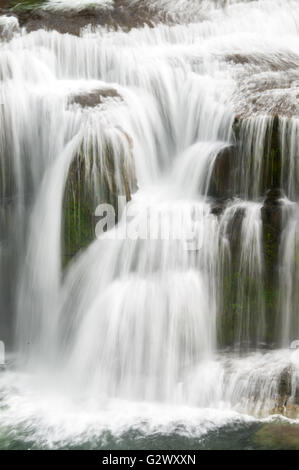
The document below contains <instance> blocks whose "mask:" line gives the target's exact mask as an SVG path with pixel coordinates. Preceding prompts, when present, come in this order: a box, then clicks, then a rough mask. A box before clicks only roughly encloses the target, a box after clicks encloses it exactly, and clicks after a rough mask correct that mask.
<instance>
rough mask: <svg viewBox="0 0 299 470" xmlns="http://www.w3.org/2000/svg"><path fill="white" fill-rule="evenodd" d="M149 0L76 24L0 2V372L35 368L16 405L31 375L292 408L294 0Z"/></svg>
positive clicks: (175, 400)
mask: <svg viewBox="0 0 299 470" xmlns="http://www.w3.org/2000/svg"><path fill="white" fill-rule="evenodd" d="M69 3H70V2H68V1H67V0H49V1H47V2H44V3H43V5H42V7H41V8H42V9H43V15H47V14H50V15H53V14H55V12H56V11H57V10H58V12H59V13H57V14H60V13H61V12H64V11H65V10H66V11H68V7H69V5H68V4H69ZM71 3H72V6H73V7H74V9H77V10H79V11H81V10H84V8H86V5H87V4H88V5H89V4H90V5H92V6H93V7H95V8H96V7H100V9H101V11H102V9H103V10H105V9H107V10H109V11H111V12H113V9H114V8H116V7H117V6H116V5H115V2H113V1H112V0H111V1H110V0H109V1H108V0H107V1H106V0H105V1H104V0H103V1H102V0H101V1H94V2H87V1H83V0H80V1H79V0H78V1H77V0H76V2H71ZM129 3H130V2H126V1H124V5H127V4H128V5H129ZM139 3H140V2H139V1H138V0H134V1H132V2H131V4H133V5H134V4H136V5H138V4H139ZM145 3H146V2H145ZM187 6H188V7H187ZM124 8H125V6H124ZM147 11H148V10H147ZM149 11H152V14H153V25H152V27H149V26H146V25H145V26H143V27H139V28H132V29H130V30H129V31H127V30H122V29H120V28H119V29H114V30H112V29H111V28H110V29H109V28H105V27H102V26H101V27H100V26H96V27H95V26H87V27H85V28H83V29H82V30H81V32H80V35H79V36H75V35H72V34H61V33H59V32H57V31H55V30H46V29H42V28H40V29H38V30H36V31H27V30H26V25H25V26H24V27H20V26H19V25H18V22H17V20H16V18H14V19H13V20H12V19H11V17H10V16H7V17H6V16H2V17H0V198H1V211H0V227H1V234H0V290H1V300H0V308H1V313H0V332H1V335H0V339H4V340H5V341H6V342H7V343H8V344H9V349H10V350H12V351H13V352H14V354H15V357H16V363H15V364H16V365H15V367H16V370H15V371H14V372H13V373H12V375H9V373H8V379H7V380H8V382H7V383H8V385H7V386H8V387H10V386H11V385H10V384H11V382H12V383H14V384H16V383H17V377H18V371H20V370H22V372H23V373H24V374H27V376H28V377H34V380H33V379H32V380H33V383H34V384H35V385H34V386H36V389H34V390H37V391H34V393H33V394H31V388H30V385H28V383H30V381H31V379H28V382H27V381H26V379H24V378H22V379H21V381H20V383H21V384H22V385H21V386H22V387H24V396H23V398H24V400H25V403H26V400H29V401H30V400H31V401H30V403H32V407H33V408H30V407H29V408H30V409H33V415H34V413H35V412H36V413H37V414H39V413H42V414H43V413H45V414H46V415H47V411H46V409H45V408H46V407H45V405H44V402H43V400H42V399H41V401H40V402H39V401H38V400H39V398H36V396H42V395H43V393H44V391H45V390H44V388H43V387H45V388H46V389H47V390H46V395H47V396H50V395H51V393H52V394H53V397H54V396H55V398H53V400H54V401H53V403H56V401H55V400H56V398H57V396H58V395H59V396H60V397H63V398H59V400H65V402H66V403H68V405H67V406H66V407H67V409H69V408H68V406H71V405H69V403H71V402H72V401H74V402H75V403H76V405H74V406H77V404H78V402H79V403H80V406H82V409H83V410H85V408H84V407H85V406H86V410H88V411H86V413H87V414H88V413H89V412H90V409H91V410H93V409H96V410H97V413H98V412H99V413H101V410H102V411H103V413H104V412H105V413H106V412H107V413H108V412H109V413H110V412H111V409H112V408H113V407H115V408H113V410H118V411H119V408H118V407H119V406H122V405H119V404H120V403H126V405H124V406H127V407H128V409H131V408H130V407H131V406H133V408H134V406H135V405H136V410H137V408H138V410H139V406H141V407H142V406H143V405H142V404H144V406H145V405H146V404H148V405H149V404H150V405H149V406H153V407H155V406H156V407H157V408H156V409H157V410H160V408H159V407H165V408H163V409H164V410H167V409H168V408H167V407H170V408H171V409H175V410H176V411H177V412H178V413H179V410H182V409H184V407H186V409H189V408H191V409H193V408H194V409H196V410H197V411H198V410H199V409H200V410H208V409H209V410H214V411H213V413H215V415H213V418H211V420H212V421H213V420H215V423H217V419H218V418H219V422H220V421H221V420H222V418H223V415H222V414H221V413H222V412H223V410H225V411H226V412H227V413H228V414H229V413H230V414H229V417H230V418H229V419H241V418H240V416H243V417H244V416H245V415H246V416H247V418H246V419H260V418H265V417H269V415H273V414H285V415H286V416H288V417H291V418H295V419H299V403H298V393H299V391H298V390H299V372H298V357H297V356H298V354H297V352H296V351H295V352H294V351H290V350H289V346H290V343H291V342H292V341H293V340H296V339H299V321H298V307H297V304H298V294H297V290H296V286H297V281H298V279H299V271H298V253H297V252H298V236H299V217H298V214H299V213H298V184H299V168H298V163H297V156H298V150H299V149H298V145H299V144H298V137H299V126H298V122H299V121H298V115H299V114H298V109H297V103H296V96H297V92H298V65H299V56H298V46H299V35H298V33H299V29H298V25H299V5H298V2H297V1H294V0H284V1H281V0H256V1H245V0H243V1H241V0H234V1H220V0H219V1H216V0H215V1H208V0H205V1H202V2H196V1H195V0H191V1H187V0H180V1H178V2H172V1H170V0H157V1H155V2H153V5H152V10H151V9H150V10H149ZM53 12H54V13H53ZM61 14H63V13H61ZM3 25H4V26H3ZM120 206H121V207H120ZM110 210H111V211H112V213H115V219H114V220H113V221H112V222H113V223H111V221H108V223H107V226H105V230H102V231H100V232H97V230H99V229H100V227H103V226H104V223H103V219H101V217H102V216H103V215H105V216H106V217H108V215H109V211H110ZM100 216H101V217H100ZM296 354H297V355H296ZM13 374H15V376H14V375H13ZM2 381H3V382H2ZM3 383H4V379H2V377H1V382H0V391H1V390H2V388H1V387H3V388H5V386H6V385H5V384H4V385H3ZM286 383H287V385H285V384H286ZM44 384H46V386H45V385H44ZM15 386H17V385H15ZM33 388H34V387H33ZM20 393H22V392H20ZM36 394H37V395H36ZM23 398H22V399H23ZM49 400H50V399H49ZM57 400H58V399H57ZM35 402H36V403H35ZM7 403H8V405H7V406H8V410H11V402H10V398H7ZM18 403H20V402H18ZM37 403H40V405H37ZM59 403H62V402H59ZM134 404H135V405H134ZM137 404H138V406H137ZM140 404H141V405H140ZM286 404H288V406H289V407H288V409H287V411H286ZM17 406H19V405H17ZM20 406H21V405H20ZM53 406H54V408H55V406H56V404H54V405H53ZM57 406H58V408H59V407H60V405H57ZM35 407H37V408H35ZM29 408H26V409H27V410H29ZM59 409H60V408H59ZM75 409H77V408H75ZM161 409H162V408H161ZM34 410H35V411H34ZM99 410H100V411H99ZM81 411H82V410H81ZM118 411H117V413H118ZM28 413H29V414H28V416H26V417H25V418H24V419H25V421H26V419H31V415H30V413H31V412H29V411H28ZM62 413H63V412H62ZM109 413H108V414H109ZM82 414H83V415H84V411H82ZM145 414H146V413H145ZM158 414H159V412H158V413H156V415H158ZM162 414H163V413H162ZM133 415H134V413H133V414H132V416H133ZM141 415H142V413H141ZM249 415H250V416H251V418H249ZM47 416H48V415H47ZM97 416H98V415H97ZM134 416H135V415H134ZM146 416H147V417H146V419H147V420H150V418H149V417H148V415H147V414H146ZM180 416H181V415H180ZM203 416H204V412H203ZM236 416H237V417H238V418H236ZM80 417H81V418H82V420H84V416H82V415H81V414H80ZM252 417H254V418H252ZM139 418H140V417H139ZM139 418H138V419H139ZM5 419H6V420H7V422H10V420H11V419H12V418H11V414H10V411H7V414H6V415H5ZM43 419H46V418H44V417H43V418H42V420H41V421H42V422H43ZM88 419H89V418H88ZM109 419H110V418H109ZM109 419H108V421H109ZM123 419H124V420H125V419H126V418H125V417H123ZM136 419H137V418H136ZM180 419H181V418H180ZM200 419H202V416H201V418H200ZM223 419H224V418H223ZM244 419H245V418H244ZM20 420H21V421H22V420H23V415H22V417H20ZM140 420H141V421H142V418H140ZM191 421H192V420H191ZM191 421H190V422H191ZM22 422H23V421H22ZM221 422H222V421H221ZM215 423H214V424H213V426H214V425H215V426H217V424H215ZM131 425H132V422H131V421H130V424H129V425H128V426H129V427H130V426H131ZM103 426H104V428H105V426H107V423H106V421H105V424H103ZM136 426H137V425H136ZM207 426H208V424H207ZM45 427H46V425H45ZM108 427H109V426H108ZM105 429H106V428H105ZM203 429H204V428H203ZM69 431H70V430H66V434H67V433H68V432H69ZM80 432H81V431H80ZM112 432H113V430H112ZM62 440H63V437H62Z"/></svg>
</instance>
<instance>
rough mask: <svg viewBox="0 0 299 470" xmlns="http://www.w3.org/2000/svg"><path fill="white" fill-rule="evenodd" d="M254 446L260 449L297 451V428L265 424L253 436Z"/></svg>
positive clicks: (298, 446)
mask: <svg viewBox="0 0 299 470" xmlns="http://www.w3.org/2000/svg"><path fill="white" fill-rule="evenodd" d="M253 441H254V443H255V445H257V446H258V447H260V448H262V449H269V450H270V449H272V450H280V449H281V450H299V426H297V425H292V424H287V423H286V424H280V423H270V424H265V425H264V426H262V427H261V429H260V430H259V431H258V432H257V433H256V434H255V435H254V437H253Z"/></svg>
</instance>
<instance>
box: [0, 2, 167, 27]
mask: <svg viewBox="0 0 299 470" xmlns="http://www.w3.org/2000/svg"><path fill="white" fill-rule="evenodd" d="M41 3H42V2H36V5H35V6H37V8H34V4H33V3H32V2H30V3H29V2H28V8H24V7H22V5H21V3H20V2H17V4H16V3H15V2H13V1H7V2H5V3H4V5H3V6H2V12H1V10H0V13H2V14H10V15H14V16H16V17H17V18H18V20H19V23H20V26H25V27H26V29H27V31H29V32H30V31H36V30H38V29H40V28H43V29H47V30H56V31H58V32H59V33H63V34H64V33H68V34H73V35H77V36H78V35H79V34H80V31H81V29H82V28H84V27H86V26H89V25H90V26H91V27H96V26H107V27H108V28H110V29H117V28H122V29H123V30H126V31H129V30H130V29H132V28H135V27H140V26H143V25H145V24H146V25H148V26H152V25H153V21H154V19H155V17H156V16H157V13H158V12H157V9H156V7H155V6H153V5H151V4H150V2H149V3H148V2H146V1H140V2H138V3H135V2H133V3H132V2H130V1H129V0H114V7H113V8H111V9H110V8H101V7H100V6H97V7H95V6H94V7H86V8H84V9H81V10H75V9H68V10H67V9H66V10H60V9H59V10H54V9H43V8H40V6H41V5H40V4H41ZM14 5H16V6H15V7H14V8H13V9H11V7H13V6H14ZM30 5H32V6H31V7H30Z"/></svg>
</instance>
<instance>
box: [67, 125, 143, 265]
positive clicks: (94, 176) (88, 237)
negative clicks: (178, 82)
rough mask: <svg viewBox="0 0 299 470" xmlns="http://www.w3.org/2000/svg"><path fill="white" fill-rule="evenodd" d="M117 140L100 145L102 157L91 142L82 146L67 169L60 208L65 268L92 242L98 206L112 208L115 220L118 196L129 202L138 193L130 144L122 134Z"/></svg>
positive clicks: (130, 141) (119, 134)
mask: <svg viewBox="0 0 299 470" xmlns="http://www.w3.org/2000/svg"><path fill="white" fill-rule="evenodd" d="M118 136H119V140H118V141H117V142H115V141H109V139H107V140H106V142H105V143H104V142H101V146H100V151H101V154H99V148H97V147H96V146H95V143H94V142H93V141H92V142H90V143H89V142H83V143H82V146H81V148H80V150H79V151H78V153H77V155H76V156H75V159H74V161H73V163H72V165H71V167H70V170H69V175H68V178H67V183H66V188H65V195H64V205H63V207H64V210H63V261H64V265H65V264H67V262H68V261H69V260H70V259H71V258H72V257H73V256H75V255H76V253H78V252H79V251H80V250H81V249H83V248H86V247H87V246H88V245H89V244H90V243H91V242H92V240H94V239H95V226H96V223H97V222H98V221H97V219H96V216H95V210H96V208H97V206H98V205H99V204H101V203H105V204H110V205H112V206H113V207H114V209H115V213H116V217H117V216H118V213H117V210H118V196H123V197H125V199H126V200H127V201H129V200H130V199H131V195H132V194H133V192H135V191H136V189H137V182H136V176H135V166H134V160H133V142H132V140H131V138H130V137H129V136H128V135H127V134H125V133H124V132H119V133H118ZM114 138H115V139H117V136H116V137H115V136H114ZM113 143H116V145H113ZM116 221H117V219H116Z"/></svg>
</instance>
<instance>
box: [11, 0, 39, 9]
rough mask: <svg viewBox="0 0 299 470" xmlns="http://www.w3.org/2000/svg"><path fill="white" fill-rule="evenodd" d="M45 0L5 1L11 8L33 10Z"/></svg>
mask: <svg viewBox="0 0 299 470" xmlns="http://www.w3.org/2000/svg"><path fill="white" fill-rule="evenodd" d="M46 1H47V0H22V1H21V2H20V0H9V1H8V2H7V4H8V7H9V8H11V9H12V10H33V9H35V8H38V7H40V6H41V5H43V4H44V3H46Z"/></svg>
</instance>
